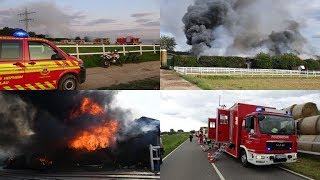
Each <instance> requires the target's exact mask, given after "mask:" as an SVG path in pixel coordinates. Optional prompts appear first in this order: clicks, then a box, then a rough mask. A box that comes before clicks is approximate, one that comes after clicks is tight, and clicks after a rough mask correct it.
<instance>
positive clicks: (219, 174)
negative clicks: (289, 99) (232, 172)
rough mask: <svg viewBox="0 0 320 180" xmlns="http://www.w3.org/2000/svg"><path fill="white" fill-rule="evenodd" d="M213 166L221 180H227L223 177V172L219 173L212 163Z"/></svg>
mask: <svg viewBox="0 0 320 180" xmlns="http://www.w3.org/2000/svg"><path fill="white" fill-rule="evenodd" d="M211 164H212V166H213V168H214V170H215V171H216V172H217V174H218V176H219V178H220V179H221V180H225V178H224V177H223V175H222V174H221V172H220V171H219V169H218V168H217V166H216V165H215V164H214V163H211Z"/></svg>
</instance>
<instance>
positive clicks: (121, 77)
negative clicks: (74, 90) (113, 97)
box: [79, 61, 160, 90]
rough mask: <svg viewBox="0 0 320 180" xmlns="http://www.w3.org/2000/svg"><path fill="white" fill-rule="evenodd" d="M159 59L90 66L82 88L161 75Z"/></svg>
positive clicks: (99, 86) (122, 82) (107, 85)
mask: <svg viewBox="0 0 320 180" xmlns="http://www.w3.org/2000/svg"><path fill="white" fill-rule="evenodd" d="M159 67H160V63H159V61H151V62H144V63H139V64H125V65H123V66H122V67H121V66H111V67H109V68H100V67H97V68H88V69H87V80H86V82H85V83H84V84H81V85H80V88H79V89H81V90H91V89H98V88H102V87H109V86H113V85H118V84H126V83H129V82H132V81H137V80H143V79H148V78H154V77H160V72H159V71H160V70H159Z"/></svg>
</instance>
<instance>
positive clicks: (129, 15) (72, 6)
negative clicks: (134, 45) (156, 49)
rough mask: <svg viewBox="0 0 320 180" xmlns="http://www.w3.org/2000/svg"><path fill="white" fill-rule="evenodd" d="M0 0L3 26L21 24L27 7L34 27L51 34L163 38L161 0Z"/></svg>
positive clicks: (0, 14) (33, 28)
mask: <svg viewBox="0 0 320 180" xmlns="http://www.w3.org/2000/svg"><path fill="white" fill-rule="evenodd" d="M12 2H13V1H11V0H0V27H4V26H19V27H21V28H23V24H21V23H19V19H18V18H19V17H17V16H16V14H18V13H19V12H21V11H23V9H24V8H25V7H27V8H28V9H29V10H30V11H36V12H37V14H34V15H31V16H30V17H31V18H34V19H35V21H34V22H32V23H31V24H32V25H31V28H30V30H33V31H39V32H40V33H47V34H50V35H51V36H76V35H80V36H83V35H89V36H126V35H135V36H140V37H142V38H144V39H159V32H160V30H159V29H160V0H106V1H103V0H90V1H88V0H78V1H77V0H67V1H66V0H44V1H40V0H19V3H12Z"/></svg>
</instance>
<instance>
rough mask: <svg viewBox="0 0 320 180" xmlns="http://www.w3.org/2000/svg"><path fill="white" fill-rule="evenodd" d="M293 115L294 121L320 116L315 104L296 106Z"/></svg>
mask: <svg viewBox="0 0 320 180" xmlns="http://www.w3.org/2000/svg"><path fill="white" fill-rule="evenodd" d="M291 113H292V116H293V119H299V118H305V117H310V116H316V115H318V108H317V105H316V104H315V103H312V102H308V103H305V104H299V105H296V106H294V107H293V109H292V112H291Z"/></svg>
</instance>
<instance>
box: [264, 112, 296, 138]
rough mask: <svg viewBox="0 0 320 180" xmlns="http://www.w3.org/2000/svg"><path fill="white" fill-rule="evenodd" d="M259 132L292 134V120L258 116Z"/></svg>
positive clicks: (281, 117) (280, 117)
mask: <svg viewBox="0 0 320 180" xmlns="http://www.w3.org/2000/svg"><path fill="white" fill-rule="evenodd" d="M259 116H263V117H259V130H260V133H261V134H282V135H292V134H294V120H293V119H292V118H289V117H283V116H273V115H259Z"/></svg>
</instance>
